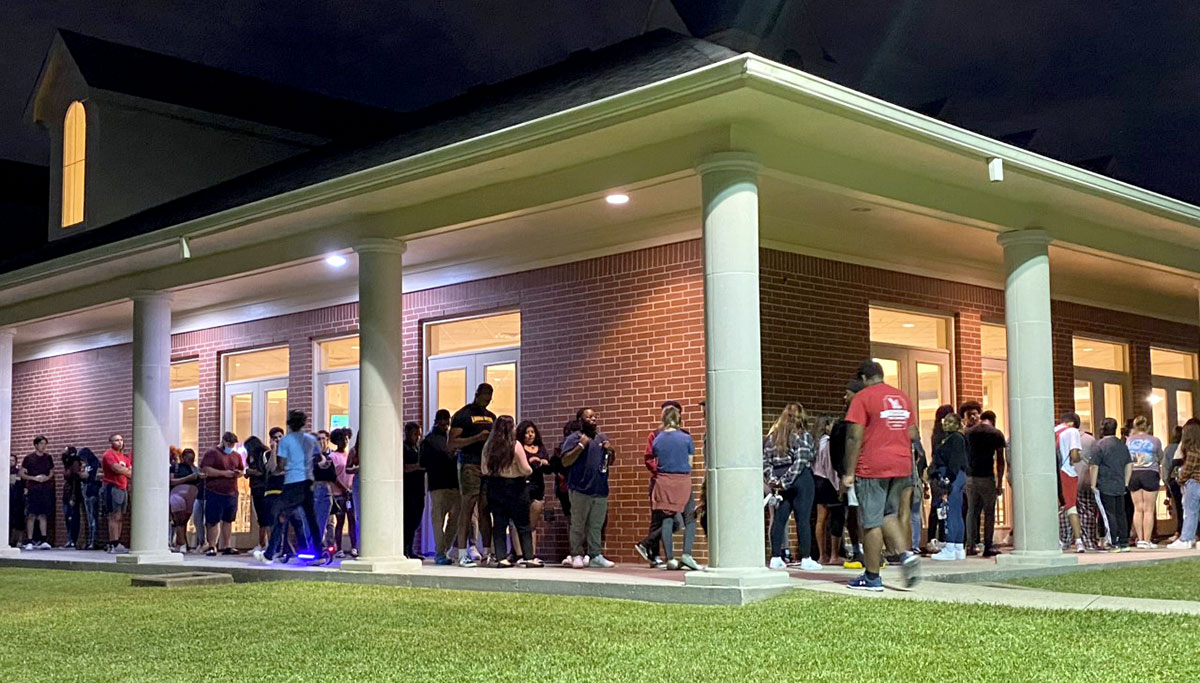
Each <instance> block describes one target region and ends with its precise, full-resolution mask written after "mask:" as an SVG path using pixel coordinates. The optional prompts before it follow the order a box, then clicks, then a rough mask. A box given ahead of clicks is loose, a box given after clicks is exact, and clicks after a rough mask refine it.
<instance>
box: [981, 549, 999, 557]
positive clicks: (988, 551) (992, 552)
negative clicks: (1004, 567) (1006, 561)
mask: <svg viewBox="0 0 1200 683" xmlns="http://www.w3.org/2000/svg"><path fill="white" fill-rule="evenodd" d="M1001 554H1003V553H1001V552H1000V550H999V549H998V548H984V549H983V556H984V557H995V556H997V555H1001Z"/></svg>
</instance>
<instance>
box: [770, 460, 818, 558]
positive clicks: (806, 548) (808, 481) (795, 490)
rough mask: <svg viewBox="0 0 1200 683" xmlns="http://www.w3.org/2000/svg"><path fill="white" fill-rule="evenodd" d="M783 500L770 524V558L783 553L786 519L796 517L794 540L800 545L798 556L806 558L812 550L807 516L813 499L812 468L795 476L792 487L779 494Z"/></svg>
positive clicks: (810, 531)
mask: <svg viewBox="0 0 1200 683" xmlns="http://www.w3.org/2000/svg"><path fill="white" fill-rule="evenodd" d="M779 495H780V497H782V498H783V500H782V501H780V503H779V507H777V508H775V519H774V520H772V522H771V557H779V556H780V555H781V554H782V552H783V544H784V541H785V540H786V539H787V523H788V517H790V516H792V515H795V517H796V540H797V541H798V542H799V544H800V554H799V555H797V557H806V556H808V554H809V552H810V551H811V549H812V527H811V526H809V516H810V515H811V513H812V506H813V497H814V496H815V495H816V486H815V484H814V482H813V474H812V468H810V467H806V468H804V471H803V472H801V473H800V474H799V475H797V477H796V480H795V481H793V482H792V485H791V486H789V487H788V488H786V489H784V490H782V491H780V492H779Z"/></svg>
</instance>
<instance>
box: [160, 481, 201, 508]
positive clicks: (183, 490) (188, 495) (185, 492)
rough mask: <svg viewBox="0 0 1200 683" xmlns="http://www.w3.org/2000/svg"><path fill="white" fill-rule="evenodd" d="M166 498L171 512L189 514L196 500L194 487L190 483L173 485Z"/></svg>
mask: <svg viewBox="0 0 1200 683" xmlns="http://www.w3.org/2000/svg"><path fill="white" fill-rule="evenodd" d="M167 500H168V503H169V505H170V508H171V512H172V513H173V514H182V513H184V512H186V513H188V514H191V512H192V504H193V503H195V502H196V487H195V486H193V485H192V484H180V485H179V486H174V487H172V488H171V493H170V495H169V496H168V498H167Z"/></svg>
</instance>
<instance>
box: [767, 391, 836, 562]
mask: <svg viewBox="0 0 1200 683" xmlns="http://www.w3.org/2000/svg"><path fill="white" fill-rule="evenodd" d="M807 422H808V415H807V414H806V413H805V411H804V406H802V405H800V404H799V403H789V404H787V405H786V406H784V408H783V411H782V412H780V413H779V417H778V418H776V419H775V424H773V425H771V429H770V431H768V432H767V438H766V439H765V440H764V441H763V481H764V482H765V483H766V485H767V488H769V489H770V490H771V492H772V493H774V494H776V495H778V496H779V497H780V499H781V500H780V501H779V505H778V506H777V507H776V508H775V518H774V519H773V520H771V562H770V564H769V566H770V568H771V569H787V563H786V562H785V561H784V559H783V549H784V546H785V543H786V541H787V524H788V517H790V516H792V515H793V514H795V517H796V538H797V539H798V540H799V544H800V552H799V555H800V558H801V559H800V568H801V569H803V570H804V571H817V570H819V569H821V568H822V567H821V565H820V564H819V563H817V562H815V561H813V559H812V557H810V555H811V554H812V530H811V528H810V527H809V524H808V522H809V517H810V515H811V514H812V506H813V497H814V495H815V486H816V485H815V483H814V482H813V473H812V463H813V461H814V460H815V459H816V453H815V451H814V449H813V438H812V435H811V434H809V433H808V430H807V429H806V428H805V425H806V424H807Z"/></svg>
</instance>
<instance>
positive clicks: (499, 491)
mask: <svg viewBox="0 0 1200 683" xmlns="http://www.w3.org/2000/svg"><path fill="white" fill-rule="evenodd" d="M480 466H481V467H480V469H481V472H482V474H483V476H484V477H485V478H486V480H487V496H488V509H489V511H490V512H491V514H492V543H494V545H493V546H492V547H493V548H495V550H496V555H497V556H501V555H502V551H503V549H504V546H505V545H506V543H505V536H506V534H507V531H508V523H509V522H510V521H511V522H512V523H513V524H514V525H516V527H517V538H519V539H520V545H521V551H522V552H521V554H522V555H523V556H524V557H523V558H522V559H520V560H517V562H516V563H515V565H516V566H518V567H541V566H542V561H541V560H539V559H537V558H536V557H534V556H533V539H532V538H531V533H530V526H529V485H528V484H527V483H526V481H525V479H526V477H528V476H529V475H531V474H533V468H532V467H530V466H529V459H528V458H527V457H526V455H525V449H524V448H522V447H521V444H520V443H519V442H518V441H517V426H516V423H515V422H514V421H513V419H512V417H511V416H509V415H501V416H500V417H498V418H496V424H495V425H493V426H492V433H491V434H490V435H489V436H488V439H487V443H485V444H484V445H483V458H482V462H481V463H480ZM496 564H497V566H499V567H512V566H514V563H513V562H512V561H511V560H509V559H508V557H505V558H504V559H503V560H500V561H499V562H497V563H496Z"/></svg>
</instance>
